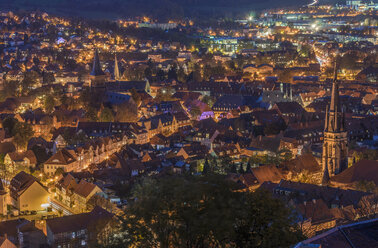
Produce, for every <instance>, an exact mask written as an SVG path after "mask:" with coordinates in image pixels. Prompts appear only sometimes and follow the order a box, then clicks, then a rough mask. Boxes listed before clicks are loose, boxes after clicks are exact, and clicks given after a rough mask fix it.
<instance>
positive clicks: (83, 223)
mask: <svg viewBox="0 0 378 248" xmlns="http://www.w3.org/2000/svg"><path fill="white" fill-rule="evenodd" d="M112 217H113V215H112V214H111V213H109V212H108V211H106V210H105V209H103V208H101V207H98V206H97V207H95V208H94V209H93V210H92V211H91V212H89V213H83V214H75V215H69V216H63V217H58V218H54V219H48V220H46V226H47V227H48V228H49V229H50V230H51V232H52V233H53V234H58V233H65V232H75V231H79V230H85V229H87V230H88V229H90V228H95V227H98V224H100V225H101V226H102V227H104V226H105V225H106V224H107V223H108V222H109V221H110V220H111V219H112Z"/></svg>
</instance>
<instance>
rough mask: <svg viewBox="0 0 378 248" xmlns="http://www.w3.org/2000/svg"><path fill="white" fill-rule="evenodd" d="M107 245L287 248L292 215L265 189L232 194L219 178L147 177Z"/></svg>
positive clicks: (297, 235)
mask: <svg viewBox="0 0 378 248" xmlns="http://www.w3.org/2000/svg"><path fill="white" fill-rule="evenodd" d="M132 198H133V199H135V201H133V202H132V203H130V206H129V208H128V210H127V213H126V217H125V218H124V219H123V221H122V226H121V230H120V232H119V233H117V235H116V236H115V237H114V239H113V240H112V242H111V244H110V245H109V247H166V248H168V247H188V248H191V247H193V248H194V247H289V246H290V245H292V244H295V243H297V242H298V241H300V240H301V239H302V238H303V236H302V234H301V232H300V231H299V229H298V227H297V225H296V223H295V218H294V214H293V212H292V211H291V210H290V209H288V208H287V207H286V206H285V205H284V203H283V202H281V201H280V200H278V199H274V198H273V197H272V196H271V195H270V194H268V193H266V192H264V191H257V192H255V193H246V192H236V191H234V185H233V184H231V182H229V181H227V180H225V179H224V177H223V176H219V175H214V174H208V175H206V176H191V175H183V176H177V175H174V176H170V175H168V176H165V177H162V178H158V179H152V178H146V179H144V180H143V181H142V182H141V183H140V184H137V185H136V186H135V188H134V190H133V193H132Z"/></svg>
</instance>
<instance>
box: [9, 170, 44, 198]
mask: <svg viewBox="0 0 378 248" xmlns="http://www.w3.org/2000/svg"><path fill="white" fill-rule="evenodd" d="M35 182H37V183H38V184H39V185H41V186H42V188H43V189H45V190H46V192H47V189H46V188H45V187H44V186H43V185H42V184H41V183H40V182H39V181H38V180H37V178H35V177H34V176H32V175H30V174H28V173H26V172H24V171H21V172H19V173H18V174H17V175H15V176H14V177H13V178H12V180H11V182H10V191H11V196H12V197H13V198H17V197H18V196H20V195H22V194H23V193H24V192H25V191H26V190H27V189H28V188H29V187H30V186H31V185H32V184H34V183H35Z"/></svg>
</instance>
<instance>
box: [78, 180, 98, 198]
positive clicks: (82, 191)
mask: <svg viewBox="0 0 378 248" xmlns="http://www.w3.org/2000/svg"><path fill="white" fill-rule="evenodd" d="M96 187H97V186H96V185H95V184H93V183H89V182H87V181H85V180H80V183H79V184H78V185H77V186H76V187H75V193H76V194H78V195H80V196H82V197H84V198H87V197H88V196H89V195H90V193H92V192H93V190H94V189H95V188H96Z"/></svg>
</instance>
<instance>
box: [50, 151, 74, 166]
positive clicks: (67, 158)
mask: <svg viewBox="0 0 378 248" xmlns="http://www.w3.org/2000/svg"><path fill="white" fill-rule="evenodd" d="M75 161H76V158H75V156H74V155H73V153H71V152H69V151H68V150H67V149H62V150H59V151H58V152H57V153H55V154H54V155H52V156H51V157H50V158H49V159H48V160H47V161H46V162H45V164H59V165H61V164H63V165H68V164H71V163H73V162H75Z"/></svg>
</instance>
